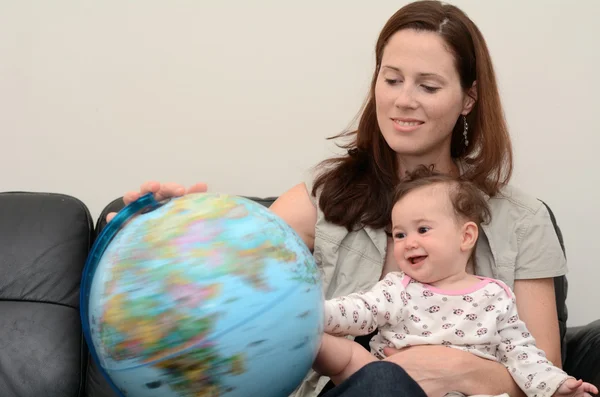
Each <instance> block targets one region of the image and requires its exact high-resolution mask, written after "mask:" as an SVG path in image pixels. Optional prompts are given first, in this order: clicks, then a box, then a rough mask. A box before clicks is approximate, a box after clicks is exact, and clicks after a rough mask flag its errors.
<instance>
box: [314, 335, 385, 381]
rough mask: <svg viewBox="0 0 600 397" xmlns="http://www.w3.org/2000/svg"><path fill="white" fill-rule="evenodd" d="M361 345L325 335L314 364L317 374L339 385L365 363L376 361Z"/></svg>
mask: <svg viewBox="0 0 600 397" xmlns="http://www.w3.org/2000/svg"><path fill="white" fill-rule="evenodd" d="M376 360H377V359H376V358H375V356H373V355H372V354H371V353H369V352H368V351H366V350H365V349H364V348H363V347H362V346H361V345H359V344H358V343H355V342H353V341H351V340H349V339H346V338H343V337H336V336H332V335H329V334H323V339H322V340H321V347H320V348H319V353H318V354H317V358H316V359H315V361H314V363H313V369H314V370H315V372H317V373H318V374H320V375H322V376H328V377H329V378H331V380H332V381H333V383H334V384H336V385H337V384H339V383H341V382H342V381H344V380H345V379H347V378H348V377H349V376H350V375H352V374H353V373H355V372H356V371H358V370H359V369H360V368H361V367H362V366H363V365H364V364H365V363H368V362H371V361H376Z"/></svg>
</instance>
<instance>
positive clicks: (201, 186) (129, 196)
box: [106, 181, 208, 222]
mask: <svg viewBox="0 0 600 397" xmlns="http://www.w3.org/2000/svg"><path fill="white" fill-rule="evenodd" d="M207 189H208V187H207V185H206V183H196V184H194V185H192V186H190V187H189V188H188V189H187V190H186V188H185V187H184V186H183V185H181V184H179V183H173V182H169V183H162V184H161V183H159V182H156V181H148V182H144V183H143V184H142V186H140V190H139V191H130V192H127V193H125V194H124V195H123V203H124V204H125V205H129V204H131V203H133V202H134V201H135V200H137V199H139V198H140V197H141V196H143V195H145V194H147V193H153V194H154V198H155V199H156V200H157V201H162V200H166V199H168V198H170V197H178V196H183V195H184V194H189V193H204V192H206V191H207ZM115 215H117V213H116V212H110V213H108V214H107V215H106V222H110V221H111V220H112V219H113V218H114V217H115Z"/></svg>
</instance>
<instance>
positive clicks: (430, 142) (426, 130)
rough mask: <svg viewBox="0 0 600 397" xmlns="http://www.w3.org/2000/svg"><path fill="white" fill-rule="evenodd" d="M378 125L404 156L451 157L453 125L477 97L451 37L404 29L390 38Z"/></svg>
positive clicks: (379, 84)
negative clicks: (463, 76) (466, 83)
mask: <svg viewBox="0 0 600 397" xmlns="http://www.w3.org/2000/svg"><path fill="white" fill-rule="evenodd" d="M375 103H376V109H377V121H378V123H379V128H380V130H381V133H382V134H383V137H384V139H385V141H386V142H387V144H388V145H389V146H390V147H391V148H392V150H394V151H395V152H396V153H397V154H398V155H399V156H400V158H401V159H402V160H405V161H406V160H412V161H418V162H419V163H422V164H433V163H439V162H443V161H445V160H447V159H448V160H449V159H450V142H451V137H452V130H453V128H454V125H455V124H456V122H457V120H458V118H459V117H460V115H461V114H468V112H469V111H470V110H471V109H472V107H473V104H474V100H473V99H472V98H471V97H469V96H468V95H466V93H465V92H464V90H463V89H462V87H461V85H460V77H459V75H458V71H457V70H456V67H455V65H454V57H453V56H452V54H451V53H450V52H449V51H448V50H447V49H446V43H445V42H444V40H443V39H442V38H441V37H440V36H439V35H438V34H437V33H435V32H429V31H416V30H413V29H405V30H400V31H398V32H396V33H395V34H394V35H393V36H392V37H391V38H390V40H389V41H388V44H387V45H386V47H385V49H384V51H383V57H382V60H381V68H380V70H379V74H378V76H377V81H376V84H375Z"/></svg>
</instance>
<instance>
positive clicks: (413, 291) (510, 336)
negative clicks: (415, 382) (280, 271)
mask: <svg viewBox="0 0 600 397" xmlns="http://www.w3.org/2000/svg"><path fill="white" fill-rule="evenodd" d="M479 279H480V280H481V281H480V282H479V283H477V284H476V285H474V286H473V287H470V288H469V289H467V290H461V291H445V290H441V289H438V288H435V287H433V286H431V285H427V284H422V283H420V282H418V281H416V280H414V279H411V278H410V277H409V276H408V275H406V274H404V273H403V272H390V273H388V274H387V275H386V276H385V278H384V279H383V280H381V281H379V282H378V283H377V284H376V285H375V286H374V287H373V288H372V289H371V290H369V291H367V292H359V293H354V294H350V295H347V296H343V297H339V298H335V299H331V300H328V301H326V303H325V332H327V333H330V334H333V335H354V336H359V335H368V334H370V333H371V332H373V331H374V330H375V329H378V333H377V335H375V336H374V337H373V339H372V340H371V344H370V346H371V351H372V353H373V354H374V355H375V356H377V357H378V358H380V359H382V358H385V356H384V354H383V349H384V347H387V346H389V347H394V348H396V349H401V348H403V347H408V346H414V345H444V346H448V347H451V348H456V349H461V350H465V351H468V352H470V353H473V354H476V355H478V356H480V357H483V358H487V359H489V360H495V361H500V362H501V363H503V364H504V365H505V366H506V368H507V369H508V370H509V372H510V374H511V375H512V377H513V379H514V380H515V383H517V384H518V385H519V387H520V388H521V389H522V390H523V391H524V392H525V393H526V394H527V395H528V396H532V397H533V396H537V397H541V396H551V395H552V394H553V393H554V392H555V391H556V390H557V389H558V388H559V387H560V385H561V384H562V383H563V382H564V381H565V380H566V379H568V378H569V376H568V375H567V374H566V373H565V372H564V371H562V370H561V369H559V368H557V367H554V366H553V365H552V363H551V362H549V361H548V360H547V358H546V355H545V353H544V352H543V351H542V350H540V349H538V348H537V347H536V345H535V340H534V338H533V337H532V336H531V334H530V333H529V332H528V331H527V328H526V326H525V323H524V322H523V321H521V320H520V319H519V316H518V314H517V307H516V304H515V298H514V295H513V293H512V291H511V290H510V288H509V287H508V286H507V285H506V284H504V283H503V282H501V281H498V280H494V279H490V278H485V277H479Z"/></svg>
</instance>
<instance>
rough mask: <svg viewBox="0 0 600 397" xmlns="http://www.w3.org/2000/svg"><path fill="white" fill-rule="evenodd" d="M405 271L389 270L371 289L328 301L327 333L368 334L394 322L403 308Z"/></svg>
mask: <svg viewBox="0 0 600 397" xmlns="http://www.w3.org/2000/svg"><path fill="white" fill-rule="evenodd" d="M402 290H404V286H403V285H402V276H401V273H388V274H387V275H386V276H385V278H384V279H383V280H381V281H379V282H378V283H377V284H375V286H374V287H373V288H371V290H369V291H368V292H364V293H363V292H360V293H354V294H350V295H347V296H342V297H339V298H334V299H330V300H327V301H325V332H327V333H330V334H334V335H354V336H359V335H368V334H370V333H371V332H373V331H374V330H375V329H376V328H377V327H380V326H382V325H384V324H386V323H387V324H394V323H395V322H396V317H397V316H398V312H399V311H400V310H402V309H401V308H402V303H401V300H400V292H401V291H402Z"/></svg>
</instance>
